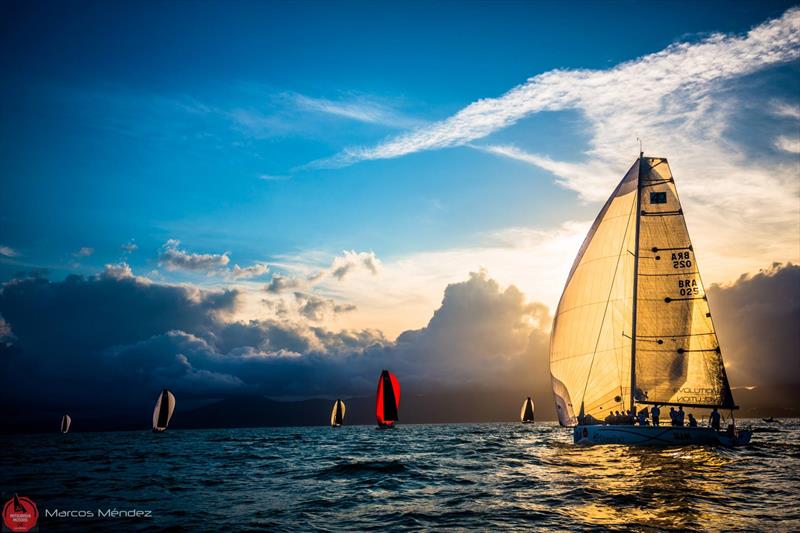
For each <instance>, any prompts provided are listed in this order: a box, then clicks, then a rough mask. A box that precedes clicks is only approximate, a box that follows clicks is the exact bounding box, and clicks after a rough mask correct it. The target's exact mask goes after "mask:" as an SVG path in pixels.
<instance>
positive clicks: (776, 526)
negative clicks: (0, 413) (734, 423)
mask: <svg viewBox="0 0 800 533" xmlns="http://www.w3.org/2000/svg"><path fill="white" fill-rule="evenodd" d="M751 422H752V423H753V424H754V425H756V426H761V427H762V428H764V429H765V431H758V432H757V433H756V434H755V435H754V436H753V442H752V444H751V445H750V446H749V447H746V448H743V449H736V450H728V449H720V448H710V447H683V448H666V449H655V448H637V447H629V446H595V447H582V446H576V445H573V444H572V443H571V440H570V439H571V433H570V431H569V430H566V429H563V428H559V427H557V426H556V425H554V424H552V423H537V424H535V425H525V426H523V425H521V424H452V425H405V426H403V425H401V426H399V427H398V428H396V429H394V430H383V431H381V430H378V429H376V428H374V427H369V426H350V427H348V426H345V427H342V428H338V429H332V428H328V427H304V428H258V429H226V430H183V431H168V432H166V433H163V434H153V433H151V432H149V431H141V432H111V433H72V434H68V435H60V434H58V433H53V434H40V435H16V436H10V435H5V436H2V437H0V450H2V451H1V452H0V454H2V455H1V460H2V463H1V464H0V472H2V482H1V484H0V490H1V491H2V495H3V497H4V501H5V500H6V499H8V498H9V497H11V496H13V494H14V493H15V492H16V493H18V494H19V495H20V496H27V497H29V498H31V499H32V500H33V501H34V502H35V503H36V504H37V506H38V509H39V513H40V519H39V524H40V531H42V532H46V531H127V530H147V531H187V532H197V531H236V530H254V531H255V530H260V531H264V530H267V531H293V532H294V531H309V530H319V531H341V530H353V531H370V530H381V531H383V530H387V531H398V530H406V529H408V530H447V529H454V530H502V531H509V530H536V529H541V530H550V529H557V530H598V531H605V530H631V529H634V530H637V529H638V530H643V531H645V530H646V531H651V530H652V529H653V528H655V529H692V530H710V531H720V530H724V531H734V530H743V531H744V530H747V531H752V530H772V531H791V530H800V423H798V421H796V420H795V421H792V422H791V423H789V422H787V423H786V424H785V425H783V426H774V425H773V426H770V427H769V428H767V427H766V426H767V425H766V424H763V423H761V422H758V423H756V422H755V421H751ZM744 424H747V421H744ZM55 510H57V511H69V512H72V513H73V514H74V515H78V514H80V512H81V511H82V512H83V514H84V515H85V514H86V513H87V512H88V511H91V512H92V513H93V514H94V516H92V517H87V516H83V517H79V516H73V517H61V518H59V517H53V516H47V514H48V513H49V514H52V513H53V512H54V511H55ZM113 510H116V511H118V512H119V511H126V512H130V511H132V510H133V511H135V510H139V511H142V512H146V511H149V512H150V516H149V517H138V518H137V517H133V516H131V517H129V518H128V517H124V516H123V517H120V516H113V515H109V514H108V513H109V511H113ZM99 511H102V512H103V514H104V515H103V516H100V513H99Z"/></svg>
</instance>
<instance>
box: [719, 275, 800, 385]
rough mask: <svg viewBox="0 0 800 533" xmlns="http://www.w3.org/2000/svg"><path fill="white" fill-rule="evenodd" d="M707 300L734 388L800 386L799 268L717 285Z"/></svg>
mask: <svg viewBox="0 0 800 533" xmlns="http://www.w3.org/2000/svg"><path fill="white" fill-rule="evenodd" d="M708 300H709V302H710V305H711V308H712V312H713V316H714V323H715V326H716V328H717V333H718V335H719V340H720V347H721V348H722V355H723V358H724V360H725V366H726V367H727V369H728V377H729V378H730V381H731V383H732V384H733V385H734V386H746V385H757V386H765V385H792V386H800V327H798V325H800V266H797V265H793V264H791V263H789V264H787V265H785V266H784V265H779V264H775V265H773V267H772V268H771V269H770V270H766V271H762V272H759V273H758V274H756V275H753V276H742V277H741V278H739V279H738V280H737V281H736V282H735V283H734V284H732V285H729V286H719V285H713V286H712V287H711V288H709V290H708Z"/></svg>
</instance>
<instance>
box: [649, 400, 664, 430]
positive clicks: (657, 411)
mask: <svg viewBox="0 0 800 533" xmlns="http://www.w3.org/2000/svg"><path fill="white" fill-rule="evenodd" d="M650 416H652V417H653V425H654V426H655V427H658V423H659V418H660V417H661V408H660V407H658V404H655V405H654V406H653V407H652V408H651V409H650Z"/></svg>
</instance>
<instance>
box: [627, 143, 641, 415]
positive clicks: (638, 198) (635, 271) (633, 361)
mask: <svg viewBox="0 0 800 533" xmlns="http://www.w3.org/2000/svg"><path fill="white" fill-rule="evenodd" d="M643 157H644V152H642V151H641V150H640V151H639V175H638V176H637V178H636V235H635V236H634V238H635V241H634V242H635V245H634V251H633V318H632V320H631V398H630V410H631V411H633V414H634V415H636V409H635V408H634V401H635V395H636V392H635V391H636V301H637V300H638V292H639V223H640V222H641V220H642V213H641V211H642V159H643Z"/></svg>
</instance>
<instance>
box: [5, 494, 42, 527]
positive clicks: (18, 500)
mask: <svg viewBox="0 0 800 533" xmlns="http://www.w3.org/2000/svg"><path fill="white" fill-rule="evenodd" d="M38 520H39V510H38V509H37V508H36V504H35V503H33V500H31V499H30V498H26V497H25V496H17V495H16V494H15V495H14V497H13V498H11V499H10V500H8V501H7V502H6V504H5V505H4V506H3V523H4V524H5V526H6V527H7V528H8V529H9V531H30V530H31V529H33V528H34V527H35V526H36V522H38Z"/></svg>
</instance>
